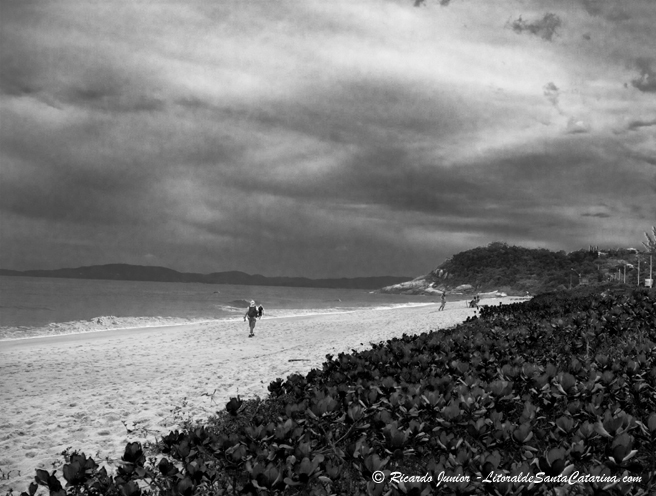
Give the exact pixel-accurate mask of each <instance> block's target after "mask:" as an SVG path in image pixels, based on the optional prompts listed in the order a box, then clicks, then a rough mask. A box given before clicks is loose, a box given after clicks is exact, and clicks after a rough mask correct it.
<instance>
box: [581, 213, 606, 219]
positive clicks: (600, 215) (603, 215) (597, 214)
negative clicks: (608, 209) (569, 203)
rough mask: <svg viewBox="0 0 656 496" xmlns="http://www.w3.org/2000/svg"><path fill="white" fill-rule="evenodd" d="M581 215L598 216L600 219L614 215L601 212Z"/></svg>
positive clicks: (582, 215)
mask: <svg viewBox="0 0 656 496" xmlns="http://www.w3.org/2000/svg"><path fill="white" fill-rule="evenodd" d="M581 217H598V218H600V219H607V218H609V217H612V215H610V214H605V213H603V212H599V213H594V214H589V213H585V214H581Z"/></svg>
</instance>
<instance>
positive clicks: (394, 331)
mask: <svg viewBox="0 0 656 496" xmlns="http://www.w3.org/2000/svg"><path fill="white" fill-rule="evenodd" d="M515 301H517V300H516V299H515V298H513V297H507V298H501V299H494V300H483V301H482V304H499V303H512V302H515ZM454 303H455V302H454ZM438 307H439V304H436V303H433V302H426V304H423V305H422V306H412V307H401V308H389V309H386V311H378V310H372V309H362V310H358V311H350V312H344V313H329V314H326V315H301V316H287V317H279V318H274V317H269V318H268V319H264V320H260V321H258V322H257V325H256V328H255V339H248V337H247V335H248V325H247V324H245V323H243V321H242V319H241V318H240V319H237V320H232V321H214V322H208V323H203V324H197V323H193V324H185V325H178V326H166V327H159V328H157V327H150V328H142V329H136V330H135V329H128V330H112V331H107V332H94V333H90V332H85V333H79V334H74V335H69V336H62V335H58V336H44V337H40V338H38V339H22V340H12V341H3V342H0V374H2V377H3V383H2V386H1V387H0V402H1V403H2V404H3V405H7V407H5V408H3V411H2V412H1V413H0V432H2V434H1V436H0V466H2V467H3V469H2V470H3V472H4V474H5V476H6V478H3V479H2V480H0V492H2V491H6V490H8V489H9V488H13V489H14V491H17V492H20V491H23V490H26V489H27V486H28V485H29V483H30V482H31V481H32V480H33V478H34V469H36V468H43V469H46V470H50V471H52V470H53V467H55V466H56V465H57V464H58V463H61V461H62V460H63V458H62V457H61V455H60V453H61V452H62V451H63V450H65V449H67V448H69V447H71V448H72V449H74V450H79V451H82V452H84V453H85V454H86V455H87V456H91V457H93V458H94V459H95V460H96V461H97V462H98V463H99V464H101V465H105V466H106V467H107V469H108V470H110V471H111V470H113V469H114V468H115V467H116V465H115V462H116V460H117V459H120V457H121V455H122V454H123V451H124V449H125V444H126V443H128V442H132V441H139V442H142V443H143V442H146V441H150V442H152V441H154V440H155V438H156V437H160V436H161V435H162V434H167V433H168V432H169V431H171V430H175V429H176V428H179V425H180V421H181V420H182V419H184V418H189V419H192V420H196V421H198V420H203V419H206V418H207V417H209V416H211V415H213V414H215V413H216V412H217V411H220V410H222V409H223V408H224V407H225V404H226V403H227V401H228V400H229V399H230V397H234V396H237V395H240V396H241V398H243V399H252V398H255V397H261V398H265V397H266V396H267V395H268V390H267V387H268V385H269V384H270V383H271V382H272V381H274V380H276V378H278V377H281V378H283V379H284V378H286V377H287V376H288V375H290V374H292V373H300V374H307V373H308V372H309V371H310V370H311V369H313V368H320V367H321V365H322V363H323V362H324V361H325V356H326V355H327V354H333V355H337V354H338V353H341V352H344V353H350V352H352V351H360V350H363V349H368V348H370V346H371V344H372V343H379V342H381V341H382V342H384V341H386V340H388V339H392V338H394V337H400V336H401V335H403V334H421V333H424V332H428V331H431V330H433V331H436V330H439V329H445V328H449V327H452V326H454V325H457V324H459V323H461V322H462V321H464V320H465V319H466V318H467V317H470V316H473V315H475V311H474V310H473V309H470V308H465V307H464V306H461V305H458V306H456V305H454V304H452V305H451V306H449V304H448V303H447V307H446V310H445V311H443V312H439V311H438V310H437V309H438ZM301 360H303V361H301ZM53 463H54V464H55V465H53Z"/></svg>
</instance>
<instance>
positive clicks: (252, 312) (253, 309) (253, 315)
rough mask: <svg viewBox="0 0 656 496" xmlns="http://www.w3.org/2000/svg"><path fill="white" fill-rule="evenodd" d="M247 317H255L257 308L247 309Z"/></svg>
mask: <svg viewBox="0 0 656 496" xmlns="http://www.w3.org/2000/svg"><path fill="white" fill-rule="evenodd" d="M248 316H249V317H257V307H249V308H248Z"/></svg>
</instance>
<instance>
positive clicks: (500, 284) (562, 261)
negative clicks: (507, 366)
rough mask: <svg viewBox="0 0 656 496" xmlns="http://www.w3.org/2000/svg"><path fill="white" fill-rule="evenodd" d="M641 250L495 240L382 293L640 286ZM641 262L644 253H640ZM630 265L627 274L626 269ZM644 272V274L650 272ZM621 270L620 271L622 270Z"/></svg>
mask: <svg viewBox="0 0 656 496" xmlns="http://www.w3.org/2000/svg"><path fill="white" fill-rule="evenodd" d="M639 256H640V255H639V254H637V253H636V250H633V249H618V250H609V251H604V252H600V251H599V250H598V249H597V248H593V247H590V248H589V249H587V250H578V251H574V252H571V253H565V252H564V251H559V252H554V251H550V250H547V249H533V248H524V247H521V246H509V245H507V244H506V243H500V242H495V243H491V244H489V245H488V246H485V247H478V248H474V249H472V250H467V251H463V252H461V253H458V254H457V255H454V256H453V257H452V258H451V259H449V260H447V261H446V262H444V263H443V264H441V265H440V266H439V267H437V268H436V269H434V270H433V271H431V272H430V273H428V274H426V275H424V276H421V277H418V278H416V279H414V280H412V281H407V282H405V283H402V284H396V285H393V286H389V287H386V288H383V290H382V291H383V292H388V293H406V294H421V293H431V292H433V293H435V292H440V291H444V290H446V291H457V292H463V293H482V292H488V291H501V292H505V293H509V294H525V293H526V292H527V291H528V292H529V293H531V294H535V293H540V292H545V291H552V290H556V289H565V288H568V287H570V284H571V286H573V287H574V286H578V285H590V284H598V283H600V282H604V281H612V280H614V281H618V282H619V281H621V282H624V281H626V284H631V285H637V272H638V271H637V263H638V257H639ZM642 260H643V263H644V261H645V258H644V257H642ZM625 267H626V279H624V277H625V276H624V271H625ZM644 267H645V266H644V265H643V272H642V274H641V280H642V279H644V276H645V274H646V271H645V270H644ZM618 269H619V273H618Z"/></svg>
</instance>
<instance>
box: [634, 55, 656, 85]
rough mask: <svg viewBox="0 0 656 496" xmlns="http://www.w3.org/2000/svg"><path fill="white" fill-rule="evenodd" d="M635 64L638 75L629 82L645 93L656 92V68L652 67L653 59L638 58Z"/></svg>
mask: <svg viewBox="0 0 656 496" xmlns="http://www.w3.org/2000/svg"><path fill="white" fill-rule="evenodd" d="M635 65H636V68H637V69H638V72H639V75H638V77H636V78H634V79H632V80H631V84H632V85H633V86H634V87H636V88H637V89H638V90H640V91H642V92H645V93H654V92H656V68H655V67H654V59H648V58H638V59H637V60H636V61H635Z"/></svg>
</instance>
